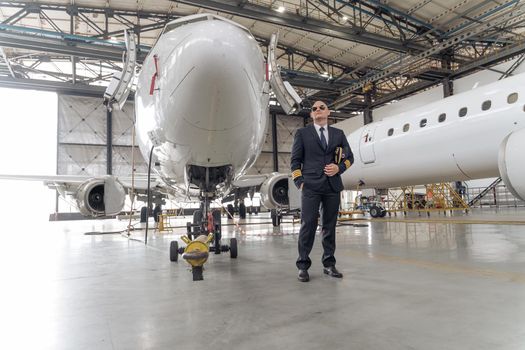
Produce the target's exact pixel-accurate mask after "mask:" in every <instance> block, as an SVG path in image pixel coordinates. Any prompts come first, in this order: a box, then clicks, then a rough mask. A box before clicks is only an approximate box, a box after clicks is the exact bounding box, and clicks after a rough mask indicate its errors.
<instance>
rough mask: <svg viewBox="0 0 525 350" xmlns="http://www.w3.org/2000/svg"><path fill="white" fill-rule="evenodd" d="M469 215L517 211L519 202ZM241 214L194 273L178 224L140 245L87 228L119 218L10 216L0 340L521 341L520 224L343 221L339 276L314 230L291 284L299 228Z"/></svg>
mask: <svg viewBox="0 0 525 350" xmlns="http://www.w3.org/2000/svg"><path fill="white" fill-rule="evenodd" d="M476 215H478V216H479V217H480V218H481V219H483V218H484V217H485V218H492V217H494V216H495V217H504V216H509V217H514V218H515V219H516V220H523V219H524V218H525V210H523V209H521V210H519V209H517V210H513V209H509V210H507V211H504V212H499V213H495V212H494V211H493V210H487V211H479V213H476ZM188 219H189V218H188ZM185 221H186V219H180V221H178V223H179V224H180V225H181V226H184V225H185ZM247 221H249V222H250V223H253V224H252V225H247V226H245V227H243V229H244V232H243V231H242V230H241V229H240V228H238V227H236V226H235V225H228V226H226V225H225V226H224V227H223V235H224V236H225V237H226V238H228V237H234V236H235V237H237V238H238V240H239V258H238V259H236V260H232V259H230V258H229V255H228V254H223V255H220V256H215V255H212V256H211V257H210V261H209V262H208V263H207V264H206V265H205V268H206V271H205V273H204V278H205V280H204V281H201V282H193V281H192V278H191V273H190V272H189V268H188V266H187V265H186V264H185V263H183V262H179V263H171V262H170V261H169V258H168V256H169V254H168V247H169V243H170V241H171V240H173V239H177V238H178V237H179V236H180V234H182V233H184V232H185V229H184V228H181V229H176V230H175V231H174V232H173V233H170V234H159V233H153V232H152V233H151V234H150V236H149V240H148V246H144V244H142V243H140V242H138V241H130V240H128V239H126V238H125V237H122V236H121V235H119V234H108V235H90V236H86V235H84V233H85V232H103V231H117V230H122V229H124V228H125V227H126V226H127V222H118V221H115V220H105V221H98V222H97V221H81V222H53V223H43V224H41V225H35V223H31V224H33V225H34V226H33V227H28V226H27V225H28V224H27V222H26V223H25V225H24V226H23V227H22V226H20V225H19V222H10V223H8V224H7V225H6V226H5V227H4V230H3V235H2V239H3V242H2V245H1V246H0V271H1V274H0V275H1V276H2V281H3V283H2V289H1V298H0V310H2V312H1V313H0V315H1V316H0V326H1V327H2V329H3V330H4V331H5V334H4V335H3V336H2V337H0V348H2V349H174V348H176V349H203V348H205V349H207V348H211V347H213V348H215V349H226V348H228V349H232V348H233V349H270V348H274V349H325V348H328V349H524V348H525V268H524V266H525V230H524V228H523V226H518V225H492V224H483V225H480V224H477V225H474V224H453V223H435V222H431V223H429V222H418V223H407V222H378V221H373V222H368V223H364V222H359V225H352V223H348V222H347V223H343V224H342V225H340V226H338V228H337V252H336V257H337V267H338V268H339V269H340V270H341V271H342V272H343V273H344V274H345V276H344V278H343V279H342V280H338V279H333V278H330V277H328V276H326V275H323V274H322V266H321V263H320V260H321V254H322V247H321V244H320V239H319V236H317V237H316V243H315V247H314V250H313V252H312V254H311V257H312V260H313V266H312V268H311V269H310V275H311V281H310V282H309V283H300V282H298V281H297V278H296V274H297V271H296V268H295V259H296V254H297V233H298V230H299V224H298V223H296V224H292V223H290V222H286V220H285V223H284V224H283V225H282V226H281V227H280V228H273V227H272V225H271V223H270V220H269V216H268V215H267V214H260V215H259V216H252V217H250V218H248V219H247ZM287 221H289V220H287ZM223 222H224V223H227V222H228V221H227V220H226V218H224V221H223ZM255 223H257V224H255ZM363 224H364V225H363ZM132 237H133V238H135V239H139V240H140V239H143V232H140V231H135V232H133V235H132Z"/></svg>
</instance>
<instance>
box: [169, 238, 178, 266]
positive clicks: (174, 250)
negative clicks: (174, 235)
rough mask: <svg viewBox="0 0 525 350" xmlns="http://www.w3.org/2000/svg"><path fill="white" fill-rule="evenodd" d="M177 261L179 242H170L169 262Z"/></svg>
mask: <svg viewBox="0 0 525 350" xmlns="http://www.w3.org/2000/svg"><path fill="white" fill-rule="evenodd" d="M177 260H179V242H177V241H171V243H170V261H177Z"/></svg>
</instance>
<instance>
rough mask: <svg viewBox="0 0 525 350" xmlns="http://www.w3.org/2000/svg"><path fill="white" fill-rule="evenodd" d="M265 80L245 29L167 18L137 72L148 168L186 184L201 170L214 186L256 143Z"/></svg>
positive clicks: (213, 19) (264, 115)
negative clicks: (151, 161)
mask: <svg viewBox="0 0 525 350" xmlns="http://www.w3.org/2000/svg"><path fill="white" fill-rule="evenodd" d="M267 84H268V82H267V81H266V79H265V60H264V57H263V55H262V52H261V49H260V48H259V45H258V43H257V41H256V40H255V39H254V38H253V36H252V35H251V34H250V33H249V31H248V30H247V29H245V28H244V27H242V26H240V25H238V24H236V23H234V22H231V21H228V20H226V19H223V18H220V17H218V16H214V15H209V14H206V15H195V16H190V17H185V18H183V19H179V20H175V21H173V22H171V23H170V24H168V25H167V26H166V28H165V30H164V32H163V33H162V35H161V36H160V37H159V39H158V41H157V43H156V45H155V46H154V48H153V49H152V51H151V52H150V53H149V55H148V57H147V58H146V60H145V61H144V64H143V68H142V71H141V73H140V76H139V78H138V84H137V92H136V97H135V100H136V104H135V106H136V107H135V111H136V112H135V114H136V121H137V122H136V126H137V127H136V130H137V133H138V139H139V145H140V149H141V152H142V154H144V155H148V154H149V152H150V149H151V147H152V146H156V147H155V148H154V152H153V159H154V161H155V162H158V166H156V167H155V169H156V170H157V171H158V173H159V174H160V176H161V177H162V178H164V179H165V180H166V181H167V183H168V184H172V185H176V186H181V187H185V186H187V185H188V182H192V183H194V184H195V181H193V180H195V179H193V180H192V177H199V176H200V177H203V178H201V179H200V181H204V182H205V181H208V180H210V184H209V185H210V187H208V189H211V190H215V189H216V185H218V184H221V183H225V182H228V181H230V180H231V179H233V178H236V177H238V176H239V175H240V174H242V173H243V172H244V171H245V170H246V169H247V168H248V167H250V166H251V165H252V164H253V163H254V162H255V160H256V158H257V157H258V155H259V153H260V151H261V149H262V146H263V143H264V135H265V130H266V121H267V119H268V91H267ZM206 169H208V170H210V171H209V173H206V171H208V170H206ZM213 177H216V178H215V179H212V178H213ZM198 181H199V180H197V182H198Z"/></svg>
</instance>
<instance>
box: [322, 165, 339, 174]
mask: <svg viewBox="0 0 525 350" xmlns="http://www.w3.org/2000/svg"><path fill="white" fill-rule="evenodd" d="M338 172H339V167H338V166H337V165H336V164H334V163H331V164H328V165H326V166H325V167H324V173H325V174H326V175H328V176H334V175H335V174H337V173H338Z"/></svg>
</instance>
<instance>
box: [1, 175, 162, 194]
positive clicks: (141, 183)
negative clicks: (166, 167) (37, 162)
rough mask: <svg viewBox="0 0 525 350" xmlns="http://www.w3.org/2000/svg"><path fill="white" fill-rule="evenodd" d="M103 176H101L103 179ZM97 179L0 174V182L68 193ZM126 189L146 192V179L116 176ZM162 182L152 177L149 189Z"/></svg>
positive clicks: (143, 176) (81, 176)
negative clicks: (29, 183) (28, 183)
mask: <svg viewBox="0 0 525 350" xmlns="http://www.w3.org/2000/svg"><path fill="white" fill-rule="evenodd" d="M103 177H105V176H101V178H103ZM96 178H99V176H90V175H8V174H0V180H20V181H41V182H43V183H44V185H46V186H47V187H49V188H51V189H58V187H62V188H67V189H68V191H74V190H76V189H77V188H78V187H80V186H81V185H82V184H84V183H86V181H89V180H92V179H96ZM115 178H116V179H118V181H119V182H120V183H121V184H122V185H123V186H124V187H125V188H126V189H131V188H132V187H133V188H135V189H136V190H137V191H146V190H147V189H148V177H147V175H145V174H138V175H136V176H135V179H134V181H133V179H132V178H131V176H117V177H115ZM133 182H134V183H133ZM162 184H163V182H162V181H161V180H160V179H159V178H158V177H157V176H154V175H152V176H151V181H150V188H157V189H158V188H160V187H162Z"/></svg>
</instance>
